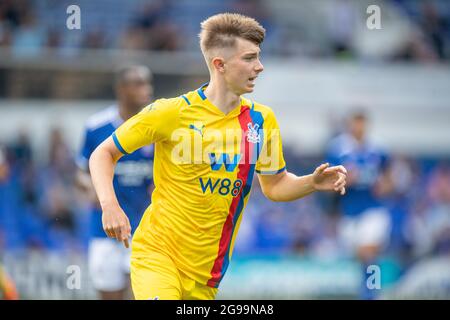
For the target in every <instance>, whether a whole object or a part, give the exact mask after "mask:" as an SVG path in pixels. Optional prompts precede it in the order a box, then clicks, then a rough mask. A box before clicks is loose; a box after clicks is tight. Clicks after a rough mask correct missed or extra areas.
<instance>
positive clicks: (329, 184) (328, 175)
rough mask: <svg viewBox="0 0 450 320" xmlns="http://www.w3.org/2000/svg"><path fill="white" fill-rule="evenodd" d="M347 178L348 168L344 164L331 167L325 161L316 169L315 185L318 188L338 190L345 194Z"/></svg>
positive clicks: (314, 174) (314, 175)
mask: <svg viewBox="0 0 450 320" xmlns="http://www.w3.org/2000/svg"><path fill="white" fill-rule="evenodd" d="M346 179H347V170H346V169H345V168H344V166H335V167H330V165H329V164H328V163H324V164H322V165H320V166H319V167H317V168H316V170H314V173H313V186H314V188H315V189H316V190H321V191H336V192H339V193H340V194H341V195H344V194H345V184H346V182H347V181H346Z"/></svg>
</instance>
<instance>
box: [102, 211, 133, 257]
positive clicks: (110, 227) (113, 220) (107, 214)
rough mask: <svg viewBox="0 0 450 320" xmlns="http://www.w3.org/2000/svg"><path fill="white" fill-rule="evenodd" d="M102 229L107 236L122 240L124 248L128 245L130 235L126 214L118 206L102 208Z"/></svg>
mask: <svg viewBox="0 0 450 320" xmlns="http://www.w3.org/2000/svg"><path fill="white" fill-rule="evenodd" d="M102 223H103V230H105V232H106V235H107V236H108V237H109V238H115V239H117V240H118V241H122V242H123V244H124V246H125V247H126V248H128V247H129V244H128V239H129V238H130V237H131V226H130V221H129V220H128V217H127V215H126V214H125V212H123V210H122V209H121V208H120V207H119V206H114V207H113V208H107V209H106V210H105V208H103V214H102Z"/></svg>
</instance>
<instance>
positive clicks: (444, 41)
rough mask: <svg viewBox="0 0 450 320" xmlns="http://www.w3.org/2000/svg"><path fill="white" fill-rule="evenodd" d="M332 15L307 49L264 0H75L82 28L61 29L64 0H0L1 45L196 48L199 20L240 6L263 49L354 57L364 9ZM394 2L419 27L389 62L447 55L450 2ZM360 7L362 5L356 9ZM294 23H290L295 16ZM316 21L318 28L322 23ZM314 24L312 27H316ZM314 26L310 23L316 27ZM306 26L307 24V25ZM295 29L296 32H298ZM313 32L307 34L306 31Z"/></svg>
mask: <svg viewBox="0 0 450 320" xmlns="http://www.w3.org/2000/svg"><path fill="white" fill-rule="evenodd" d="M307 2H308V1H303V2H302V1H300V2H299V3H298V8H297V9H296V10H300V11H301V10H308V7H309V6H310V5H311V3H312V2H311V1H309V2H310V3H309V6H307V5H305V6H304V4H307ZM331 3H332V6H330V8H331V10H330V13H331V14H329V15H326V19H328V20H325V21H323V22H322V23H321V24H320V25H319V26H320V27H321V28H324V33H325V34H322V33H323V32H312V33H313V34H314V37H316V38H317V37H320V36H323V37H324V39H325V41H321V46H319V48H315V49H314V50H305V49H304V48H305V46H306V47H307V46H308V44H305V43H302V42H304V41H308V39H307V37H302V35H301V33H302V32H301V29H307V28H308V27H307V26H304V25H302V23H307V22H301V21H298V24H299V26H290V25H287V24H286V23H284V21H283V13H281V14H280V13H279V12H278V14H274V13H273V12H272V10H271V7H270V6H269V5H268V2H267V1H263V0H226V1H219V0H208V1H206V0H180V1H171V0H151V1H144V0H132V1H128V2H127V5H123V2H122V1H120V0H112V1H95V2H93V1H88V0H78V1H76V4H77V5H78V6H79V7H80V8H81V25H82V27H81V30H79V31H78V32H76V31H70V30H68V29H67V28H66V25H65V23H66V20H67V17H68V14H67V13H66V8H67V7H68V6H69V5H70V4H72V2H68V1H55V0H39V1H36V0H34V1H33V0H2V1H0V47H5V48H9V49H10V50H11V52H12V53H13V54H14V55H17V56H21V55H22V56H32V55H36V54H39V53H42V52H43V51H44V50H45V49H46V48H50V49H54V50H58V51H60V52H61V53H62V54H77V53H79V52H80V51H81V50H83V49H125V50H161V51H176V50H186V51H188V50H194V49H196V48H197V36H196V35H197V33H198V31H199V23H200V22H201V21H202V20H203V19H205V18H206V17H208V16H210V15H212V14H215V13H218V12H224V11H229V12H240V13H243V14H247V15H250V16H252V17H255V18H256V19H257V20H258V21H260V22H261V23H262V24H263V26H264V27H265V28H266V29H267V40H266V42H265V44H264V45H265V53H267V52H269V53H270V54H275V55H301V54H306V55H311V56H333V55H336V56H339V57H342V56H345V57H356V56H357V54H356V52H355V47H354V41H355V30H356V28H358V26H357V24H355V23H356V20H358V19H360V18H361V17H364V16H365V15H366V13H365V12H362V13H361V12H359V11H361V10H359V9H357V8H356V7H355V2H354V1H349V0H333V1H331ZM386 3H388V4H389V5H390V6H391V7H395V8H397V9H398V10H399V12H401V15H402V17H403V18H405V19H407V20H409V22H410V23H411V25H413V26H414V27H415V30H417V31H416V32H412V33H409V34H408V35H405V36H406V37H408V40H407V41H406V44H405V45H403V46H402V47H401V48H399V49H398V50H397V51H396V52H395V53H394V54H392V55H391V56H390V57H389V58H390V59H394V60H397V59H398V60H414V61H440V60H448V58H449V55H448V52H449V49H448V47H449V39H450V25H449V18H450V5H449V3H448V1H445V0H427V1H415V0H389V1H386ZM357 10H359V11H358V12H357ZM294 22H295V21H294ZM319 26H318V27H319ZM314 28H315V27H314ZM314 28H313V29H314ZM310 29H311V28H310ZM297 30H300V32H298V31H297ZM310 33H311V32H310Z"/></svg>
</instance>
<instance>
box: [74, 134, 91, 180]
mask: <svg viewBox="0 0 450 320" xmlns="http://www.w3.org/2000/svg"><path fill="white" fill-rule="evenodd" d="M95 147H96V146H95V145H94V142H93V141H92V131H91V130H89V129H88V128H86V129H85V130H84V137H83V142H82V146H81V149H80V153H79V154H78V157H77V160H76V162H77V166H78V167H79V168H80V169H81V170H84V171H88V162H89V157H90V156H91V154H92V152H94V149H95Z"/></svg>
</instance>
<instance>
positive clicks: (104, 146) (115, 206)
mask: <svg viewBox="0 0 450 320" xmlns="http://www.w3.org/2000/svg"><path fill="white" fill-rule="evenodd" d="M122 156H123V153H122V152H121V151H120V150H119V149H118V148H117V146H116V145H115V143H114V141H113V138H112V137H109V138H108V139H106V140H105V141H103V142H102V143H101V144H100V145H99V146H98V147H97V148H96V149H95V150H94V152H93V153H92V155H91V157H90V159H89V169H90V172H91V178H92V183H93V185H94V188H95V191H96V193H97V197H98V200H99V203H100V206H101V208H102V222H103V229H104V230H105V232H106V234H107V235H108V237H110V238H116V239H117V240H119V241H122V242H123V243H124V245H125V247H127V248H128V238H129V237H130V236H131V226H130V222H129V220H128V217H127V216H126V214H125V212H124V211H123V210H122V208H121V207H120V205H119V202H118V200H117V197H116V194H115V192H114V187H113V178H114V168H115V166H116V163H117V161H118V160H119V159H120V158H121V157H122Z"/></svg>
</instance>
